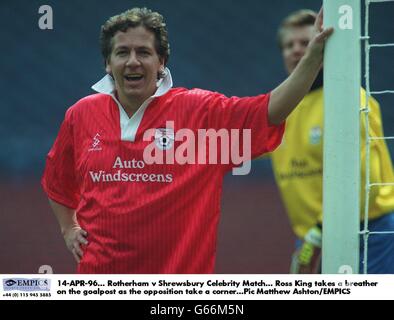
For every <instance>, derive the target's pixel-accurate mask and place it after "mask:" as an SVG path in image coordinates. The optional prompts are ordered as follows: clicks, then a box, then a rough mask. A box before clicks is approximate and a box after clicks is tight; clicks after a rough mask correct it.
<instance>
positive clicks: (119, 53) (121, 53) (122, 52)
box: [116, 50, 127, 56]
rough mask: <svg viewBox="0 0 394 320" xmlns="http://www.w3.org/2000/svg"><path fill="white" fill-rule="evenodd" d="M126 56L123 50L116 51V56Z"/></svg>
mask: <svg viewBox="0 0 394 320" xmlns="http://www.w3.org/2000/svg"><path fill="white" fill-rule="evenodd" d="M126 54H127V51H125V50H122V51H118V52H117V53H116V55H117V56H124V55H126Z"/></svg>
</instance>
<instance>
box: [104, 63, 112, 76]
mask: <svg viewBox="0 0 394 320" xmlns="http://www.w3.org/2000/svg"><path fill="white" fill-rule="evenodd" d="M105 72H107V73H108V74H109V75H112V69H111V66H110V65H109V63H108V62H106V64H105Z"/></svg>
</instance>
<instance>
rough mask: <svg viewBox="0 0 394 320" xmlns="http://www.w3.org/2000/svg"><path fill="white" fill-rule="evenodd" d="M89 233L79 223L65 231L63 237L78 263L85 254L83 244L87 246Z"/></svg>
mask: <svg viewBox="0 0 394 320" xmlns="http://www.w3.org/2000/svg"><path fill="white" fill-rule="evenodd" d="M87 235H88V233H87V232H86V231H85V230H83V229H81V227H79V226H77V225H75V226H72V227H70V228H68V229H66V230H64V231H63V237H64V241H65V242H66V245H67V248H68V250H70V251H71V253H72V254H73V256H74V258H75V260H76V261H77V262H78V263H79V261H81V258H82V256H83V250H82V248H81V246H86V245H87V244H88V241H87V240H86V237H87Z"/></svg>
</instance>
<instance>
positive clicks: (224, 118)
mask: <svg viewBox="0 0 394 320" xmlns="http://www.w3.org/2000/svg"><path fill="white" fill-rule="evenodd" d="M269 99H270V94H269V93H268V94H262V95H259V96H256V97H244V98H239V97H231V98H228V97H226V96H224V95H222V94H219V93H210V95H209V102H208V104H209V111H208V118H209V120H208V121H209V125H210V127H212V128H215V129H216V130H219V129H221V128H226V129H228V130H232V129H238V130H240V133H241V137H242V132H243V130H244V129H250V132H251V144H250V145H251V158H252V159H253V158H255V157H257V156H260V155H262V154H264V153H267V152H270V151H273V150H275V149H276V148H277V147H278V146H279V144H280V143H281V141H282V137H283V133H284V128H285V122H283V123H281V124H280V125H272V124H270V123H269V120H268V103H269ZM241 141H242V139H241Z"/></svg>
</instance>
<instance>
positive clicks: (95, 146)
mask: <svg viewBox="0 0 394 320" xmlns="http://www.w3.org/2000/svg"><path fill="white" fill-rule="evenodd" d="M99 138H100V134H99V133H96V135H95V136H94V137H93V142H92V146H91V147H90V149H89V150H88V151H89V152H90V151H100V150H101V145H100V143H101V141H100V139H99Z"/></svg>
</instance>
